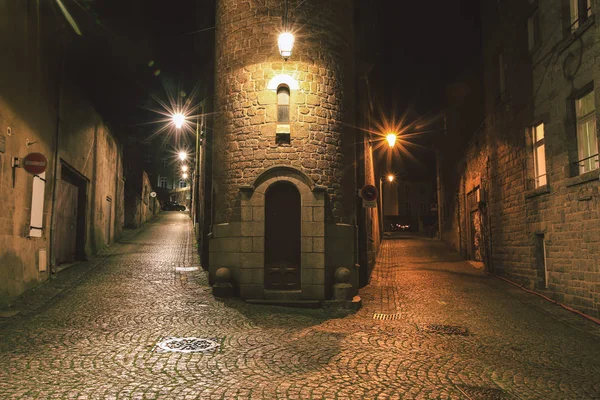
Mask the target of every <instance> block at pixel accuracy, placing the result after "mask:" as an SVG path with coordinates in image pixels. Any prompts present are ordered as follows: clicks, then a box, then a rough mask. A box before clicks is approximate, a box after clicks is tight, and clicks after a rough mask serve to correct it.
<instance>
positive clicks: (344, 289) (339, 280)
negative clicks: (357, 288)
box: [333, 267, 353, 301]
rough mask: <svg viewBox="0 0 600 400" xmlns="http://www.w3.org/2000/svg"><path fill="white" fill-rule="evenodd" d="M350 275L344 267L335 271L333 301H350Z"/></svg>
mask: <svg viewBox="0 0 600 400" xmlns="http://www.w3.org/2000/svg"><path fill="white" fill-rule="evenodd" d="M350 277H351V273H350V270H349V269H348V268H346V267H340V268H338V269H336V270H335V284H334V285H333V299H334V300H336V301H348V300H352V296H353V294H352V285H351V284H350Z"/></svg>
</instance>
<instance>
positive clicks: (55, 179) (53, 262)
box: [50, 47, 66, 274]
mask: <svg viewBox="0 0 600 400" xmlns="http://www.w3.org/2000/svg"><path fill="white" fill-rule="evenodd" d="M65 58H66V47H65V49H64V50H63V56H62V60H61V65H60V73H59V74H58V95H57V96H56V131H55V133H54V155H53V157H54V165H53V166H52V169H53V172H52V208H51V211H50V274H54V273H56V271H55V267H56V260H55V255H54V253H55V249H54V246H55V244H56V243H55V240H54V239H55V236H54V235H55V230H56V227H55V225H56V217H55V215H56V192H57V187H58V148H59V146H58V144H59V137H60V117H61V98H62V93H63V86H64V78H65Z"/></svg>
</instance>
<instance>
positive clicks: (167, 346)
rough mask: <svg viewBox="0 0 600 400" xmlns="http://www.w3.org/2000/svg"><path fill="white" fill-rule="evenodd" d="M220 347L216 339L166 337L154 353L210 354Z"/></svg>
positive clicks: (155, 348)
mask: <svg viewBox="0 0 600 400" xmlns="http://www.w3.org/2000/svg"><path fill="white" fill-rule="evenodd" d="M220 346H221V345H220V344H219V342H218V339H216V338H211V339H202V338H196V337H183V338H177V337H166V338H162V339H161V340H160V341H159V342H158V343H157V344H156V346H155V347H154V351H155V352H157V353H208V352H214V351H216V350H217V349H218V348H219V347H220Z"/></svg>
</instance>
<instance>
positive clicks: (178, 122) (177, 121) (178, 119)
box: [173, 113, 185, 129]
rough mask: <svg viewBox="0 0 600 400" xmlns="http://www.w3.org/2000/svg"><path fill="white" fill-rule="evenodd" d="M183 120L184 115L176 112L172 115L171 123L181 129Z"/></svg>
mask: <svg viewBox="0 0 600 400" xmlns="http://www.w3.org/2000/svg"><path fill="white" fill-rule="evenodd" d="M184 122H185V115H183V114H182V113H177V114H175V115H173V123H174V124H175V128H177V129H181V127H182V126H183V123H184Z"/></svg>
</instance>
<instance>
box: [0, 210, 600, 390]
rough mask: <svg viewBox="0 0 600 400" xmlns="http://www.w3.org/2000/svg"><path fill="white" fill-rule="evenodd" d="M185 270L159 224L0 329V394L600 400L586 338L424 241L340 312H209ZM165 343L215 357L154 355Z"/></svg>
mask: <svg viewBox="0 0 600 400" xmlns="http://www.w3.org/2000/svg"><path fill="white" fill-rule="evenodd" d="M197 267H198V264H197V257H196V256H195V252H194V244H193V238H192V236H191V230H190V225H189V218H188V217H187V216H186V215H185V214H183V213H167V214H164V213H163V214H162V215H160V216H159V217H158V218H157V219H155V220H154V221H153V222H152V223H150V224H148V225H147V227H146V228H145V229H143V230H142V231H141V232H139V233H138V234H137V235H136V236H133V237H131V238H129V239H128V240H125V241H124V242H122V243H121V244H118V245H116V246H114V247H113V248H112V249H111V251H110V252H108V253H105V254H103V255H102V256H100V257H99V258H98V259H97V260H96V261H95V264H93V266H92V267H90V268H88V269H87V270H85V274H83V275H82V276H81V277H80V278H78V279H76V280H74V281H73V282H72V283H71V284H70V285H66V286H65V288H64V290H63V291H61V292H60V294H59V295H56V296H54V298H53V299H52V300H51V301H49V302H47V303H46V304H45V305H44V306H42V307H37V308H35V309H31V310H23V312H22V313H20V314H18V315H17V316H15V317H12V318H10V319H5V320H4V322H3V323H2V324H0V338H1V341H0V398H2V399H7V398H19V399H21V398H22V399H29V398H41V399H50V398H60V399H63V398H66V399H110V398H134V399H144V398H147V399H163V398H164V399H196V398H200V399H276V398H281V399H311V398H313V399H322V398H324V399H400V398H404V399H438V398H441V399H445V398H451V399H516V398H521V399H587V398H600V378H599V377H600V340H599V338H600V327H598V326H597V325H595V324H593V323H591V322H588V321H587V320H585V319H583V318H581V317H579V316H576V315H574V314H571V313H569V312H567V311H565V310H563V309H561V308H560V307H558V306H555V305H553V304H550V303H547V302H545V301H543V300H542V299H540V298H538V297H536V296H533V295H530V294H527V293H525V292H523V291H521V290H519V289H518V288H515V287H513V286H511V285H509V284H507V283H505V282H502V281H500V280H497V279H495V278H493V277H489V276H485V275H483V274H482V273H481V272H479V271H477V270H476V269H474V268H472V267H470V266H469V265H467V264H466V263H464V262H462V261H460V260H459V259H458V258H457V257H456V255H454V254H453V253H450V252H448V251H447V250H445V248H444V246H443V245H442V244H441V243H439V242H437V241H432V240H429V239H419V238H403V239H394V240H386V241H385V242H384V244H383V247H382V250H381V254H380V257H379V261H378V264H377V266H376V269H375V271H374V274H373V279H372V283H371V285H370V286H368V287H366V288H364V289H362V290H361V296H362V298H363V301H364V307H363V308H362V309H361V310H360V311H359V312H358V313H355V314H353V313H347V312H341V311H332V310H306V309H287V308H282V307H272V306H259V305H249V304H246V303H244V302H242V301H239V300H235V299H232V300H226V301H218V300H215V299H214V298H213V297H212V295H211V293H210V288H209V287H208V285H207V281H206V276H205V273H204V272H203V271H202V270H196V269H195V268H197ZM65 272H67V271H65ZM49 285H52V283H50V284H49ZM375 314H379V315H378V317H379V318H387V319H383V320H380V319H374V315H375ZM444 326H451V327H454V328H453V329H450V330H449V333H454V334H443V333H441V332H439V330H440V329H442V328H445V327H444ZM446 328H447V327H446ZM174 336H177V337H191V336H194V337H200V338H212V339H214V340H215V341H217V342H218V343H220V347H219V349H218V350H217V351H214V352H207V353H170V352H157V351H155V345H156V343H157V342H158V341H159V339H161V338H164V337H174Z"/></svg>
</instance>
